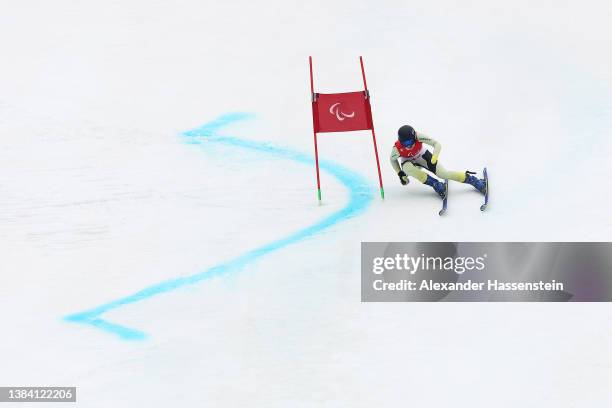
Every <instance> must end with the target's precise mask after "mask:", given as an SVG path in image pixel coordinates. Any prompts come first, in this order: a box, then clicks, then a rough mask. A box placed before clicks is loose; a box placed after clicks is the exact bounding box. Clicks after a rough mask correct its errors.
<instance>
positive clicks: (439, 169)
mask: <svg viewBox="0 0 612 408" xmlns="http://www.w3.org/2000/svg"><path fill="white" fill-rule="evenodd" d="M472 174H474V173H472ZM472 174H470V172H469V171H466V172H464V173H461V172H460V171H449V170H446V169H445V168H444V167H443V166H442V165H441V164H440V163H436V176H438V177H441V178H445V179H449V180H455V181H458V182H459V183H466V184H469V185H471V186H473V187H474V188H475V189H476V190H478V191H480V192H481V193H484V192H485V191H486V186H487V185H486V182H485V181H484V179H479V178H477V177H474V176H472Z"/></svg>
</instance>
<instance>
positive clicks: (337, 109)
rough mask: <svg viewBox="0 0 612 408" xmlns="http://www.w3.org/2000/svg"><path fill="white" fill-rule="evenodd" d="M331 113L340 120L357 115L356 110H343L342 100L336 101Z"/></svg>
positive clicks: (331, 107) (330, 109)
mask: <svg viewBox="0 0 612 408" xmlns="http://www.w3.org/2000/svg"><path fill="white" fill-rule="evenodd" d="M329 113H331V114H332V115H334V116H335V117H336V119H338V120H339V121H340V122H342V121H344V119H346V118H349V119H350V118H353V117H355V112H350V113H346V112H344V111H343V110H342V102H336V103H334V104H333V105H332V106H330V107H329Z"/></svg>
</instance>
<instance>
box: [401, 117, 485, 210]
mask: <svg viewBox="0 0 612 408" xmlns="http://www.w3.org/2000/svg"><path fill="white" fill-rule="evenodd" d="M397 139H398V140H397V141H396V142H395V144H394V145H393V149H391V165H392V166H393V169H394V170H395V172H396V173H397V175H398V176H399V178H400V182H401V183H402V184H404V185H405V184H408V176H412V177H414V178H416V179H417V180H419V181H420V182H421V183H424V184H427V185H428V186H431V187H433V189H434V190H435V192H436V193H438V195H440V197H441V198H444V197H445V195H446V189H445V187H444V183H442V182H440V181H439V180H437V179H435V178H434V177H432V176H430V175H429V174H427V173H425V172H424V171H422V170H421V169H420V168H423V169H426V170H429V171H430V172H432V173H433V174H435V175H436V176H438V177H441V178H442V179H448V180H454V181H458V182H460V183H467V184H470V185H472V186H474V188H475V189H476V190H478V191H480V192H481V193H483V194H485V193H486V189H487V184H486V182H485V180H484V179H479V178H477V177H474V176H473V174H476V173H474V172H471V171H465V172H464V173H462V172H460V171H449V170H446V169H445V168H444V167H442V165H441V164H440V163H438V156H439V155H440V150H442V146H441V145H440V143H438V142H437V141H435V140H434V139H432V138H430V137H429V136H427V135H424V134H423V133H421V132H417V131H415V130H414V128H413V127H412V126H408V125H404V126H402V127H400V128H399V130H398V131H397ZM423 144H427V145H430V146H432V147H433V148H434V151H433V153H432V152H430V151H429V150H428V149H427V148H426V147H425V146H423ZM398 160H399V161H400V162H401V163H400V162H398Z"/></svg>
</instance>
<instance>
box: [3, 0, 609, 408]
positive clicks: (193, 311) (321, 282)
mask: <svg viewBox="0 0 612 408" xmlns="http://www.w3.org/2000/svg"><path fill="white" fill-rule="evenodd" d="M1 10H2V12H1V13H0V56H1V63H0V250H1V257H0V322H1V327H2V334H1V335H0V356H1V357H0V386H12V385H20V386H24V385H37V386H51V385H54V386H77V387H78V402H77V404H76V406H82V407H140V406H141V407H145V406H146V407H168V406H176V407H196V406H198V407H241V406H258V407H386V406H414V407H449V406H461V407H471V408H473V407H483V408H484V407H491V406H495V407H498V408H501V407H508V408H510V407H519V406H520V407H577V406H580V407H587V406H591V407H603V406H610V405H611V404H612V397H611V396H610V390H609V378H610V376H611V375H612V353H611V351H610V344H611V342H612V330H611V329H610V327H611V326H610V321H611V318H612V311H611V310H610V308H609V307H608V306H607V305H606V304H536V303H533V304H532V303H517V304H513V303H508V304H493V303H479V304H461V303H454V304H453V303H423V304H417V303H404V304H395V303H392V304H384V303H380V304H377V303H361V302H360V257H359V256H360V252H359V251H360V242H362V241H609V240H610V236H611V232H612V221H611V220H612V217H610V214H609V209H608V205H607V204H608V200H609V198H610V196H611V194H610V192H609V178H610V175H611V174H612V164H611V162H610V154H611V153H612V131H611V130H610V129H612V52H611V50H612V48H611V41H610V39H611V38H612V26H611V25H610V23H609V21H610V19H611V18H612V6H611V5H610V3H609V2H605V1H580V2H579V1H564V2H558V1H542V0H537V1H526V0H519V1H513V2H506V1H504V2H499V1H480V0H475V1H466V2H453V1H427V2H412V1H378V2H369V1H362V0H352V1H335V2H331V1H318V0H316V1H308V2H290V1H262V2H252V1H246V0H243V1H227V2H213V1H210V0H203V1H195V0H179V1H141V0H127V1H105V2H78V1H74V0H56V1H31V0H24V1H19V2H17V1H13V2H10V1H8V0H3V1H2V6H1ZM309 55H312V56H313V60H314V69H315V88H316V90H317V91H320V92H334V91H339V92H341V91H354V90H360V89H362V83H361V73H360V69H359V64H358V56H359V55H363V57H364V62H365V68H366V74H367V79H368V86H369V88H370V91H371V94H372V106H373V113H374V120H375V126H376V131H377V135H378V146H379V152H380V159H381V165H382V172H383V181H384V183H385V187H386V188H385V190H386V199H385V200H384V202H383V201H381V200H380V198H378V196H377V194H378V193H377V182H378V181H377V176H376V168H375V164H374V161H373V153H372V145H371V137H370V135H369V133H367V132H356V133H347V134H327V135H321V136H320V138H319V142H320V144H319V147H320V155H321V158H323V159H327V160H331V161H333V162H335V163H338V164H341V165H344V166H346V167H348V168H350V169H351V170H353V171H354V172H356V173H358V174H361V175H362V176H363V177H365V178H366V179H367V180H368V182H369V183H370V187H371V191H372V195H373V199H372V201H371V203H370V205H369V206H368V207H367V209H366V210H365V211H363V212H361V213H359V214H357V215H356V216H354V217H351V218H349V219H344V220H340V222H338V223H335V224H334V225H332V226H331V227H329V228H327V229H324V230H322V231H321V232H319V233H317V234H315V235H313V236H310V237H307V238H305V239H303V240H300V241H299V242H296V243H293V244H291V245H289V246H287V247H283V248H281V249H279V250H276V251H272V252H270V253H269V254H267V255H265V256H263V257H261V258H259V259H258V260H256V261H254V262H251V263H249V264H248V265H246V266H245V267H244V268H242V269H241V270H240V271H239V272H237V273H236V272H229V273H226V274H223V275H221V276H219V277H216V278H213V279H210V280H203V281H201V282H199V283H197V284H194V285H190V286H185V287H182V288H178V289H177V290H173V291H170V292H168V293H164V294H160V295H158V296H154V297H151V298H149V299H146V300H143V301H141V302H138V303H134V304H130V305H126V306H124V307H120V308H117V309H114V310H111V311H110V312H108V313H106V314H105V315H104V318H105V319H108V320H110V321H113V322H115V323H118V324H121V325H125V326H129V327H135V328H138V330H142V331H143V332H145V333H146V334H147V335H148V337H147V338H146V339H145V340H142V341H125V340H123V339H121V338H119V337H117V336H116V335H113V334H112V333H108V332H106V331H103V330H98V329H96V328H94V327H92V326H90V325H79V324H74V323H69V322H67V321H65V320H63V318H64V317H65V316H67V315H70V314H73V313H77V312H82V311H85V310H89V309H91V308H94V307H97V306H99V305H102V304H106V303H108V302H111V301H113V300H116V299H120V298H123V297H125V296H129V295H130V294H132V293H134V292H137V291H138V290H141V289H143V288H146V287H149V286H150V285H153V284H156V283H160V282H164V281H167V280H170V279H174V278H178V277H186V276H192V275H194V274H197V273H199V272H202V271H205V270H207V268H210V267H213V266H215V265H219V264H223V263H224V262H227V261H228V260H231V259H234V258H236V257H239V256H240V255H241V254H244V253H246V252H247V251H249V250H252V249H255V248H258V247H261V246H262V245H265V244H267V243H269V242H273V241H275V240H277V239H281V238H283V237H286V236H288V235H290V234H292V233H294V232H295V231H298V230H300V229H303V228H306V227H308V226H309V225H312V224H314V223H316V222H317V221H319V220H321V219H323V218H324V217H326V216H328V215H330V214H332V213H334V212H335V211H338V210H340V209H341V208H343V206H345V205H346V202H347V200H348V192H347V190H346V186H344V185H343V184H342V183H340V182H339V181H338V180H336V179H334V178H333V177H332V176H331V175H330V174H329V173H325V172H324V173H322V190H323V205H321V206H319V205H317V200H316V193H315V173H314V168H313V167H312V166H310V165H306V164H303V163H297V162H293V161H288V160H281V159H273V158H270V157H268V156H265V155H260V154H258V153H257V152H249V151H245V150H241V149H239V148H232V147H231V146H223V145H219V144H214V143H206V142H202V143H201V144H190V143H187V141H188V140H187V138H185V136H183V132H185V131H187V130H190V129H194V128H197V127H199V126H202V125H203V124H205V123H208V122H210V121H213V120H214V119H216V118H217V117H220V116H222V115H224V114H227V113H229V112H245V113H248V114H251V115H253V118H252V119H250V120H247V121H242V122H239V123H236V124H231V125H229V126H227V127H225V128H223V129H220V130H219V132H218V133H219V134H221V135H228V136H232V137H236V138H240V139H243V140H249V141H254V142H262V143H263V142H267V143H271V144H274V145H276V146H282V147H284V148H288V149H292V150H297V151H301V152H304V153H307V154H309V155H311V154H313V146H312V119H311V106H310V85H309V76H308V56H309ZM405 123H408V124H411V125H413V126H414V127H415V128H417V129H418V130H420V131H423V132H425V133H427V134H429V135H430V136H432V137H434V138H436V139H437V140H439V141H440V142H441V143H442V145H443V150H442V154H441V156H440V162H442V163H444V165H445V166H446V167H447V168H452V169H461V170H463V169H471V170H478V171H480V170H481V169H482V167H483V166H485V165H486V166H488V169H489V172H490V177H491V204H490V207H489V209H487V211H486V212H485V213H481V212H480V211H479V210H478V207H479V205H480V202H481V197H480V196H479V195H478V194H477V193H475V192H474V191H472V189H471V187H469V186H464V185H459V184H457V183H451V186H450V199H449V210H448V213H447V214H446V215H445V216H444V217H439V216H438V215H437V210H438V207H439V202H438V201H439V200H438V199H437V198H436V197H435V196H434V195H433V193H432V192H431V189H429V188H428V187H425V186H422V185H420V184H419V183H417V182H415V181H412V182H411V183H410V184H409V185H408V186H406V187H405V186H401V185H400V184H399V182H398V179H397V176H396V175H395V174H394V172H393V170H392V168H391V166H390V165H389V163H388V155H389V151H390V148H391V145H392V143H393V141H394V139H395V132H396V129H397V128H398V127H399V126H400V125H402V124H405ZM9 405H10V404H7V406H9ZM61 405H62V404H57V405H55V406H61ZM32 406H37V404H32ZM65 406H75V404H65Z"/></svg>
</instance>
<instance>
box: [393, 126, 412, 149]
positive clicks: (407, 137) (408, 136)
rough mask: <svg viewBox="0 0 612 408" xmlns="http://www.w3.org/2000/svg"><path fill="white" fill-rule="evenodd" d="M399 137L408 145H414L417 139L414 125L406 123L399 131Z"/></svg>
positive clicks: (401, 141)
mask: <svg viewBox="0 0 612 408" xmlns="http://www.w3.org/2000/svg"><path fill="white" fill-rule="evenodd" d="M397 139H398V140H399V141H400V143H401V144H403V145H404V146H406V147H412V145H413V144H414V142H415V141H416V131H415V130H414V128H413V127H412V126H408V125H404V126H402V127H401V128H399V130H398V131H397Z"/></svg>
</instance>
